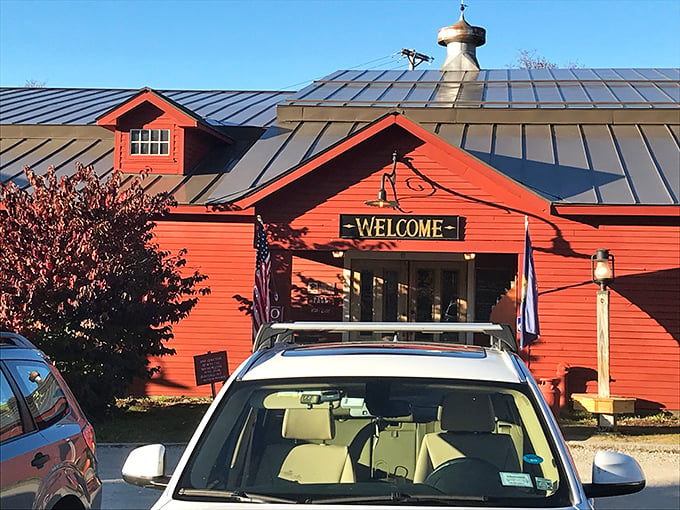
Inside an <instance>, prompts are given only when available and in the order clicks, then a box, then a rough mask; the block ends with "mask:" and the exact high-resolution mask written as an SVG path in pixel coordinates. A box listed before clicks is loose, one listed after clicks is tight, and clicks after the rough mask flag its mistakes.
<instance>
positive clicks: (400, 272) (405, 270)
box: [350, 259, 468, 342]
mask: <svg viewBox="0 0 680 510" xmlns="http://www.w3.org/2000/svg"><path fill="white" fill-rule="evenodd" d="M351 265H352V267H351V271H350V274H351V279H350V280H351V281H350V320H352V321H364V322H371V321H373V322H393V321H409V322H463V321H465V320H466V317H467V311H468V310H467V301H468V300H467V270H466V264H465V262H463V261H460V262H456V261H405V260H398V261H397V260H366V259H355V260H352V263H351ZM452 335H453V334H450V333H449V334H447V338H446V339H447V340H448V341H453V342H457V341H460V342H465V339H464V338H460V339H459V338H458V335H457V334H455V338H454V337H452ZM356 336H357V337H358V338H362V337H363V338H365V337H367V336H369V337H370V336H371V335H370V334H364V335H361V334H357V335H356ZM440 337H441V335H439V334H435V335H432V334H416V335H415V337H414V339H416V340H438V339H440ZM448 337H451V338H448ZM441 339H443V338H441Z"/></svg>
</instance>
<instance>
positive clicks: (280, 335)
mask: <svg viewBox="0 0 680 510" xmlns="http://www.w3.org/2000/svg"><path fill="white" fill-rule="evenodd" d="M360 331H367V332H371V333H383V334H385V335H392V337H393V338H392V341H393V342H403V343H409V340H404V339H401V338H400V333H409V332H417V333H431V334H434V333H440V334H441V333H481V334H484V335H487V336H488V337H489V338H490V341H491V347H492V348H496V349H499V350H504V351H509V352H514V353H517V352H519V349H518V346H517V339H516V337H515V333H514V332H513V330H512V328H511V327H510V326H509V325H508V324H498V323H492V322H268V323H265V324H263V325H262V326H261V327H260V330H259V331H258V332H257V336H256V337H255V342H254V344H253V352H257V351H260V350H263V349H269V348H271V347H273V346H274V345H275V344H282V343H283V344H294V343H295V334H296V333H304V332H325V333H348V332H360ZM353 341H354V342H361V343H366V342H371V341H374V340H371V339H361V340H349V339H345V338H343V342H353ZM380 342H384V340H380ZM418 343H421V344H422V343H432V344H449V345H450V344H454V345H460V344H458V343H454V342H447V341H445V340H439V341H435V340H432V341H426V342H418Z"/></svg>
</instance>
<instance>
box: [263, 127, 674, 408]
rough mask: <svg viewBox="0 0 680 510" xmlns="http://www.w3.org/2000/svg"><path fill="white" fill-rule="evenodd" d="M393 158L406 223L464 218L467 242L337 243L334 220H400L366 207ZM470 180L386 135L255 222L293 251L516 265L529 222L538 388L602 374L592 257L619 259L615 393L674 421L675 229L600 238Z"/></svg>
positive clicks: (608, 233) (646, 228) (303, 181)
mask: <svg viewBox="0 0 680 510" xmlns="http://www.w3.org/2000/svg"><path fill="white" fill-rule="evenodd" d="M393 149H397V150H398V152H399V154H400V156H403V155H407V156H408V158H409V160H410V165H411V167H412V168H410V169H409V168H407V167H406V166H405V165H404V164H402V163H398V165H397V193H398V196H399V199H400V204H401V207H402V208H403V209H404V210H405V211H407V212H408V213H412V214H442V215H443V214H451V215H461V216H463V217H464V218H465V227H464V238H463V240H461V241H401V240H382V241H375V240H372V241H355V240H348V239H341V238H339V227H338V220H339V214H340V213H345V214H353V213H354V214H360V213H363V214H367V213H397V212H396V211H379V210H377V209H372V208H369V207H368V206H365V205H364V201H365V200H368V199H372V198H375V195H376V193H377V190H378V188H379V187H380V179H381V175H382V173H384V172H386V173H389V172H390V171H391V160H390V155H391V152H392V150H393ZM474 172H475V168H474V164H473V165H465V164H461V162H460V161H459V160H457V159H455V158H451V159H448V160H446V159H442V156H441V152H440V151H436V150H433V149H432V148H431V147H430V146H429V145H426V144H423V143H422V142H419V141H417V140H414V139H413V138H412V137H410V136H409V135H404V134H403V132H402V133H400V132H398V131H396V130H391V131H389V132H384V133H381V134H379V135H377V136H376V137H375V138H374V139H373V140H369V141H367V142H364V143H362V144H360V145H359V146H357V147H355V148H353V149H350V150H349V151H347V152H346V153H345V154H343V155H342V156H340V157H338V158H336V159H335V160H332V161H330V162H329V163H327V164H324V165H322V166H321V167H319V168H318V169H316V170H314V171H313V172H312V173H311V174H309V175H307V176H303V177H301V178H300V179H299V180H298V181H296V182H294V183H292V184H291V185H289V186H287V187H285V188H283V189H282V190H280V191H277V192H275V193H273V194H272V195H271V196H270V197H268V198H266V199H264V200H262V201H261V202H260V203H259V205H258V212H260V213H261V214H262V216H263V218H264V220H265V222H267V223H269V224H271V228H272V229H274V230H276V231H277V239H279V240H280V241H279V243H278V245H279V246H281V247H282V248H291V249H294V250H297V249H304V250H310V249H313V250H330V249H334V248H335V249H359V250H367V251H368V250H389V251H410V252H418V251H420V252H443V253H446V252H457V253H463V252H477V253H498V252H501V253H512V252H515V253H517V254H521V252H522V245H523V235H524V215H525V214H526V215H528V216H529V218H530V229H531V236H532V241H533V244H534V250H535V251H534V253H535V262H536V271H537V279H538V285H539V291H540V293H541V299H540V318H541V330H542V337H541V339H540V340H539V341H538V342H537V343H536V344H535V345H534V346H532V348H531V360H530V367H531V369H532V371H533V373H534V374H535V376H536V377H552V376H554V374H555V372H556V369H557V366H558V364H560V363H562V362H566V363H569V364H570V365H571V366H572V367H574V370H573V373H574V374H577V373H579V372H580V373H583V372H586V371H587V370H579V368H578V367H580V368H582V369H590V370H591V371H592V370H595V369H596V368H597V358H596V336H595V335H596V315H595V310H596V307H595V295H596V291H597V286H595V285H594V284H593V283H591V282H590V256H591V255H592V254H593V253H595V251H596V250H597V249H598V248H608V249H609V250H610V251H611V253H613V254H614V256H615V257H616V276H617V278H616V281H615V282H614V283H613V285H612V291H611V292H612V298H611V374H612V378H613V379H615V381H614V382H613V383H612V385H611V389H612V393H613V394H615V395H623V396H634V397H637V398H639V399H641V400H640V402H639V404H641V405H642V406H645V405H653V403H660V404H662V405H663V406H665V407H667V408H669V409H680V396H679V392H678V388H680V347H679V342H680V320H679V318H678V306H679V304H680V290H679V289H680V283H679V281H678V280H679V278H680V276H679V274H680V273H679V271H680V270H679V269H678V265H679V260H680V259H679V257H680V256H679V244H680V243H679V241H680V229H679V228H678V227H677V226H667V225H666V226H664V225H655V224H654V223H653V221H650V220H648V219H645V218H639V219H638V220H635V221H634V222H631V221H630V220H628V223H629V224H625V225H616V224H605V225H599V226H597V225H589V224H586V223H581V222H578V221H574V220H571V219H568V218H560V217H554V216H550V215H549V214H548V213H547V212H546V211H547V210H548V208H547V206H546V207H545V208H544V209H543V210H541V208H538V207H537V206H536V200H535V196H533V195H531V194H530V193H529V192H528V191H527V192H524V193H525V194H526V197H527V198H528V199H527V200H525V201H524V203H525V204H526V205H527V206H526V207H523V206H522V203H523V201H522V197H521V194H520V195H518V194H517V189H518V187H517V186H516V185H513V184H511V183H509V182H508V183H507V188H508V193H507V196H506V195H502V194H499V193H498V192H496V193H495V194H491V193H489V192H488V191H486V189H487V188H485V187H481V186H479V185H478V184H477V183H475V182H474V181H475V179H474V177H475V176H474ZM502 179H503V178H502V177H500V176H499V180H500V182H501V183H502ZM494 189H495V190H498V189H502V188H501V187H499V186H496V187H494ZM309 190H314V193H313V194H310V193H309ZM388 195H390V196H391V190H390V189H389V188H388ZM616 221H617V220H611V219H610V221H609V222H610V223H614V222H616ZM630 223H632V224H630ZM297 265H300V266H301V262H297ZM311 269H312V268H311V267H310V268H308V271H310V272H309V275H310V276H313V274H312V273H313V271H311ZM314 270H315V271H317V272H316V273H314V274H316V275H318V276H314V277H318V278H323V277H324V276H323V271H320V270H319V268H316V269H314ZM325 278H328V275H326V276H325ZM576 382H577V381H576V380H575V383H576ZM592 388H593V387H592V384H591V385H590V386H587V387H586V388H583V389H584V390H585V389H592ZM579 389H580V388H579ZM646 401H648V402H646Z"/></svg>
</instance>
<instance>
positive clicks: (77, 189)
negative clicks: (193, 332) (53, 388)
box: [0, 164, 209, 414]
mask: <svg viewBox="0 0 680 510" xmlns="http://www.w3.org/2000/svg"><path fill="white" fill-rule="evenodd" d="M24 173H25V177H26V180H27V182H28V185H29V187H26V189H21V188H20V187H19V186H17V185H16V184H15V183H14V182H8V183H0V251H1V252H2V256H1V257H0V329H2V330H9V331H15V332H18V333H21V334H24V335H25V336H27V337H28V338H30V339H31V340H32V341H33V342H34V343H36V344H37V345H38V347H40V348H41V349H42V350H43V351H45V353H46V354H47V355H48V356H50V358H51V359H52V360H53V361H54V362H55V364H56V365H57V367H58V368H59V370H60V371H61V372H62V374H64V377H65V378H66V379H67V380H68V382H69V385H70V386H71V388H72V389H73V390H74V392H75V393H76V396H77V397H78V400H79V401H80V403H81V405H83V407H84V408H85V409H86V410H87V411H89V412H90V413H91V414H99V413H100V412H101V411H103V410H105V409H106V408H107V406H109V405H111V404H112V403H113V402H114V399H115V398H116V397H120V396H123V395H125V391H126V389H127V388H129V386H130V384H131V383H132V381H133V379H134V378H136V377H141V378H148V377H150V376H151V375H152V374H153V373H154V372H155V371H157V370H158V369H157V368H156V367H152V366H150V363H149V361H148V358H149V356H163V355H167V354H174V350H173V349H172V348H170V347H168V346H167V342H168V340H170V339H171V338H172V337H173V334H172V325H173V324H176V323H177V322H178V321H180V320H181V319H183V318H185V317H186V316H187V315H188V314H189V312H190V311H191V309H192V308H193V307H194V306H195V305H196V302H197V300H198V297H199V296H200V295H205V294H207V293H209V289H208V288H206V287H200V284H201V282H203V281H204V280H205V279H206V278H207V276H206V275H204V274H201V273H199V272H198V271H194V272H191V271H188V270H187V269H186V267H185V266H186V259H185V258H184V257H185V254H186V250H181V251H180V252H179V253H177V254H171V253H169V252H166V251H162V250H160V249H159V246H158V244H157V243H156V242H155V240H154V234H153V230H154V227H155V223H154V220H156V219H158V218H160V217H162V216H163V215H165V214H167V213H168V212H169V210H170V208H171V207H172V206H173V205H174V204H175V202H174V199H173V198H172V196H171V195H169V194H167V193H161V194H158V195H148V194H146V193H145V192H144V190H143V188H142V185H141V178H143V175H142V176H141V177H135V178H129V177H128V180H127V181H125V180H124V179H125V176H123V175H122V174H121V173H120V172H114V173H113V174H112V175H111V176H110V177H109V178H108V179H107V180H106V181H103V180H100V179H99V178H98V177H97V175H96V174H95V172H94V169H93V168H92V167H86V166H83V165H81V164H76V171H75V173H74V174H73V175H71V176H64V177H61V178H58V177H57V175H56V174H55V170H54V168H51V167H50V168H49V169H48V170H47V172H46V174H45V175H44V176H39V175H36V174H35V172H34V171H33V170H31V169H30V168H28V167H27V168H25V169H24Z"/></svg>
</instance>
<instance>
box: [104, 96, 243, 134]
mask: <svg viewBox="0 0 680 510" xmlns="http://www.w3.org/2000/svg"><path fill="white" fill-rule="evenodd" d="M144 103H149V104H152V105H153V106H155V107H156V108H159V109H160V110H162V111H164V112H166V113H170V114H171V115H172V117H173V118H174V119H175V121H176V122H177V125H178V126H179V127H182V128H198V129H200V130H202V131H205V132H206V133H209V134H211V135H213V136H215V137H217V138H220V139H222V140H224V141H226V142H230V143H231V141H232V140H231V139H230V138H229V137H227V136H225V135H224V134H222V133H220V132H219V131H217V130H216V129H214V128H213V127H212V126H211V125H210V124H208V123H207V122H205V121H204V120H203V118H202V117H200V116H199V115H196V114H195V113H194V112H192V111H191V110H189V109H188V108H185V107H184V106H182V105H180V104H179V103H177V102H175V101H173V100H172V99H170V98H168V97H166V96H164V95H163V94H161V93H160V92H156V91H155V90H152V89H150V88H148V87H145V88H143V89H141V90H140V91H139V92H138V93H137V94H135V95H134V96H133V97H131V98H130V99H128V100H127V101H125V102H123V103H122V104H119V105H118V106H115V107H113V108H112V109H111V110H109V111H108V112H106V113H104V114H102V115H101V116H99V117H97V125H99V126H102V127H105V128H107V129H110V130H111V131H115V130H116V125H117V123H118V119H119V118H120V117H121V116H123V115H125V114H126V113H128V112H131V111H132V110H134V109H135V108H139V107H140V106H141V105H143V104H144Z"/></svg>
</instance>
